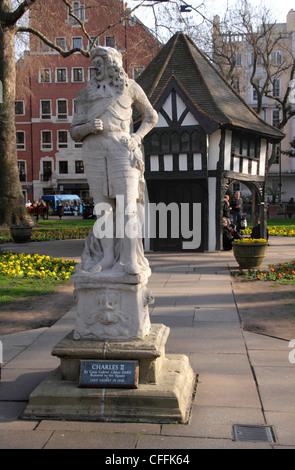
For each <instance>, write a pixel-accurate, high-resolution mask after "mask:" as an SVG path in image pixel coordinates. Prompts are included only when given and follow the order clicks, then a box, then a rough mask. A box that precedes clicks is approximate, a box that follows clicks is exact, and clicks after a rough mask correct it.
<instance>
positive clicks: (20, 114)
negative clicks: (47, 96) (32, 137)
mask: <svg viewBox="0 0 295 470" xmlns="http://www.w3.org/2000/svg"><path fill="white" fill-rule="evenodd" d="M14 103H15V104H16V103H22V104H23V112H22V113H18V114H17V113H15V116H25V114H26V110H25V102H24V100H15V102H14Z"/></svg>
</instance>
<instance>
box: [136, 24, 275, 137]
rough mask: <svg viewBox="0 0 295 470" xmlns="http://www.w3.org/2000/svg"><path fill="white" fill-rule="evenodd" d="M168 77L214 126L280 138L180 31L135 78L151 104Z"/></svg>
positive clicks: (155, 100)
mask: <svg viewBox="0 0 295 470" xmlns="http://www.w3.org/2000/svg"><path fill="white" fill-rule="evenodd" d="M171 77H174V78H175V80H176V81H177V82H178V83H179V84H180V86H181V88H182V90H184V91H185V93H186V95H187V96H188V97H189V98H190V100H191V101H192V103H193V104H194V106H195V107H196V109H198V111H199V112H201V113H203V114H204V115H205V116H207V117H208V118H209V119H210V120H211V121H212V122H214V123H215V126H216V124H217V125H218V126H220V127H225V128H236V129H241V130H246V131H251V132H254V133H259V134H262V135H264V136H266V137H268V138H270V139H273V140H276V141H278V140H281V139H282V138H283V137H284V134H283V133H282V132H281V131H280V130H279V129H277V128H276V127H273V126H271V125H269V124H267V123H266V122H265V121H264V120H263V119H261V118H260V117H259V116H258V115H257V114H256V113H255V111H254V110H252V108H251V107H250V106H249V105H248V104H247V103H246V102H245V101H244V100H243V99H242V98H241V96H240V95H239V94H238V93H236V92H235V90H233V88H232V87H231V86H230V85H229V84H228V83H227V82H226V81H225V80H224V78H223V77H222V76H221V74H220V73H219V72H218V71H217V70H216V69H215V67H214V66H213V65H212V64H211V63H210V61H209V60H208V59H207V57H206V56H205V55H204V54H203V52H202V51H200V49H198V47H197V46H196V45H195V44H194V42H193V41H192V40H191V39H190V38H189V37H188V36H186V35H185V34H184V33H182V32H181V33H177V34H175V35H174V36H173V37H172V38H171V39H170V40H169V41H168V42H167V44H166V45H165V46H164V47H163V48H162V49H161V51H160V52H159V53H158V55H157V56H156V57H155V58H154V59H153V60H152V62H151V63H150V64H149V65H148V67H147V68H146V69H145V70H144V71H143V72H142V74H141V75H140V76H139V78H138V80H137V82H138V83H139V85H140V86H141V87H142V88H143V89H144V91H145V93H146V94H147V96H148V97H149V99H150V101H151V103H152V104H153V106H154V107H156V104H157V102H158V101H159V99H160V97H161V94H162V93H163V91H164V89H165V87H166V84H167V83H168V82H169V80H170V79H171ZM215 126H212V130H213V129H214V128H216V127H215Z"/></svg>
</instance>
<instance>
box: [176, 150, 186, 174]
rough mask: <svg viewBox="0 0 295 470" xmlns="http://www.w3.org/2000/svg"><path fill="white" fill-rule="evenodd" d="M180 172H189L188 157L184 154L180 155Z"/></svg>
mask: <svg viewBox="0 0 295 470" xmlns="http://www.w3.org/2000/svg"><path fill="white" fill-rule="evenodd" d="M178 164H179V171H187V155H186V154H184V153H181V154H179V161H178Z"/></svg>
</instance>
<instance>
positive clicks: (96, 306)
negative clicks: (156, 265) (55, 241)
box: [71, 269, 154, 341]
mask: <svg viewBox="0 0 295 470" xmlns="http://www.w3.org/2000/svg"><path fill="white" fill-rule="evenodd" d="M149 276H150V269H147V270H145V271H144V272H143V274H138V275H129V274H125V273H119V272H113V271H106V272H104V271H103V272H101V273H77V274H74V275H73V276H72V278H71V281H72V282H74V284H75V296H76V302H77V318H76V328H75V331H74V339H86V340H98V341H101V340H114V339H115V340H120V341H129V340H130V339H136V338H140V339H142V338H144V337H145V336H146V335H147V334H148V333H149V331H150V327H151V323H150V318H149V311H148V305H149V304H150V303H153V301H154V299H153V296H152V293H151V292H150V290H149V289H148V288H147V282H148V278H149Z"/></svg>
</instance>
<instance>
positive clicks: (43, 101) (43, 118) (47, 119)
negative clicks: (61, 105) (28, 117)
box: [40, 100, 52, 121]
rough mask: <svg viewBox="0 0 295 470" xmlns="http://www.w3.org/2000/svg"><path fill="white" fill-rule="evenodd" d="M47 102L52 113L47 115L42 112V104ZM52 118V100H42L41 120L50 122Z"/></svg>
mask: <svg viewBox="0 0 295 470" xmlns="http://www.w3.org/2000/svg"><path fill="white" fill-rule="evenodd" d="M45 102H48V103H49V104H50V113H49V114H46V113H44V114H43V112H42V103H45ZM43 116H49V117H43ZM51 117H52V103H51V100H40V119H42V121H49V120H50V119H51Z"/></svg>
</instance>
